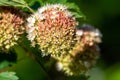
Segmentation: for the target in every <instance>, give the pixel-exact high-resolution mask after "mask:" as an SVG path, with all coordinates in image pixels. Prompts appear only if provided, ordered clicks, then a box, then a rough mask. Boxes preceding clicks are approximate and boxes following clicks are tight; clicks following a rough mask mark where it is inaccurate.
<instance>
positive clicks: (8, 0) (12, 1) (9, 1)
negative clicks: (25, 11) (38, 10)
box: [0, 0, 27, 7]
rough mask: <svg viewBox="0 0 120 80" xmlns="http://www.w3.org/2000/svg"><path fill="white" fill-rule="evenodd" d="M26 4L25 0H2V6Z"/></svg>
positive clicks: (0, 0) (21, 5)
mask: <svg viewBox="0 0 120 80" xmlns="http://www.w3.org/2000/svg"><path fill="white" fill-rule="evenodd" d="M26 5H27V3H26V2H25V1H24V0H0V6H15V7H25V6H26Z"/></svg>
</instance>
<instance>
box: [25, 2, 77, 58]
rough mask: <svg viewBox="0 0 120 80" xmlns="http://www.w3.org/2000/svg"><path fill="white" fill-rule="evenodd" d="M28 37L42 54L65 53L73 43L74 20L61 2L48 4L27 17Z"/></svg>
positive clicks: (59, 54) (58, 54)
mask: <svg viewBox="0 0 120 80" xmlns="http://www.w3.org/2000/svg"><path fill="white" fill-rule="evenodd" d="M27 21H28V23H27V33H28V39H29V40H30V41H31V42H32V45H33V46H35V45H36V44H38V45H39V48H40V50H41V51H42V53H43V55H48V54H51V55H52V56H61V54H62V55H63V54H67V53H68V51H69V50H70V49H71V46H72V45H74V44H75V40H74V37H75V36H74V35H75V27H76V25H77V22H76V20H75V19H74V17H72V14H71V13H70V12H69V11H68V10H67V7H66V6H64V5H61V4H54V5H53V4H48V5H46V6H43V7H41V8H39V9H38V11H37V12H36V13H35V14H33V15H31V16H30V17H29V18H28V19H27Z"/></svg>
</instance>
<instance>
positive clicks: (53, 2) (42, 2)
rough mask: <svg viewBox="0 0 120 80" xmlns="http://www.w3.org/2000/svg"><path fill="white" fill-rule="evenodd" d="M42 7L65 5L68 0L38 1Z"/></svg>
mask: <svg viewBox="0 0 120 80" xmlns="http://www.w3.org/2000/svg"><path fill="white" fill-rule="evenodd" d="M38 1H39V2H40V3H41V4H42V5H45V4H56V3H58V4H65V3H66V2H67V0H38Z"/></svg>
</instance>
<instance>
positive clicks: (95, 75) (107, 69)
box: [0, 0, 120, 80]
mask: <svg viewBox="0 0 120 80" xmlns="http://www.w3.org/2000/svg"><path fill="white" fill-rule="evenodd" d="M26 1H27V2H28V3H29V4H30V5H31V8H33V9H37V8H38V7H39V6H40V3H39V1H38V0H35V1H34V0H26ZM44 1H47V0H44ZM56 1H57V0H56ZM62 1H64V0H62ZM68 1H69V2H75V3H76V4H77V5H78V6H79V7H80V9H81V11H82V12H83V13H84V15H85V16H86V18H87V19H86V20H85V21H84V22H85V23H89V24H91V25H93V26H95V27H97V28H99V29H100V31H101V33H102V34H103V37H102V41H103V42H102V43H101V44H100V45H99V46H100V49H101V56H100V59H99V60H98V62H97V65H96V66H95V68H93V70H92V71H91V72H90V76H91V77H90V78H89V80H120V0H68ZM16 53H17V54H14V53H12V54H9V55H5V54H0V61H1V64H0V69H2V67H5V66H7V65H9V66H11V65H12V64H13V63H15V64H13V66H12V67H11V68H10V69H8V70H11V71H15V72H16V73H17V76H19V78H20V80H48V75H46V73H45V72H44V70H43V69H42V68H41V67H40V66H39V64H38V63H36V62H35V61H34V60H32V59H31V57H29V56H28V55H27V54H26V53H25V52H24V50H22V48H21V47H19V46H18V47H16ZM11 56H12V57H11ZM4 60H7V61H9V62H10V63H7V62H6V61H4ZM16 60H17V62H16ZM3 61H4V62H3ZM2 64H4V65H2ZM73 80H79V79H73Z"/></svg>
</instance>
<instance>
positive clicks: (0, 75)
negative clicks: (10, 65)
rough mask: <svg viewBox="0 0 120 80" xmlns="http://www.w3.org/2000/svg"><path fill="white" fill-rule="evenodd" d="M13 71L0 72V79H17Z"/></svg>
mask: <svg viewBox="0 0 120 80" xmlns="http://www.w3.org/2000/svg"><path fill="white" fill-rule="evenodd" d="M15 74H16V73H15V72H2V73H0V80H18V79H19V78H18V77H17V76H16V75H15Z"/></svg>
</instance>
